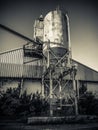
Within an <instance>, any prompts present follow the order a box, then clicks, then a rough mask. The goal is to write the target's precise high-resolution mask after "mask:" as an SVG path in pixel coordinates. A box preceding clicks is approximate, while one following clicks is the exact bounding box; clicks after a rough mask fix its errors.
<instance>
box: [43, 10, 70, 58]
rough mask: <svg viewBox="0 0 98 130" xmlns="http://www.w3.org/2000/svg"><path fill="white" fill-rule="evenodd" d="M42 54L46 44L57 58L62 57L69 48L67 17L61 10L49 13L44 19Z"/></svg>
mask: <svg viewBox="0 0 98 130" xmlns="http://www.w3.org/2000/svg"><path fill="white" fill-rule="evenodd" d="M44 43H45V44H44V52H45V51H46V50H47V44H49V43H50V48H51V49H52V50H53V52H54V54H55V55H56V56H57V57H62V56H63V55H64V54H65V53H66V52H67V51H68V50H69V48H70V46H69V37H68V17H67V15H65V14H64V13H63V12H62V11H61V10H59V9H56V10H54V11H51V12H49V13H48V14H47V15H46V16H45V18H44Z"/></svg>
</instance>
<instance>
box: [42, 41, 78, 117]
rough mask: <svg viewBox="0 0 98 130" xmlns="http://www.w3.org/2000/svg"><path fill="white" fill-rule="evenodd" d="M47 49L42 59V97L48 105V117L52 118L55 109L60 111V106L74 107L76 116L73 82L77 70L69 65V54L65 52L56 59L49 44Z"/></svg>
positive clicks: (74, 85) (74, 83) (74, 82)
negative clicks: (45, 56)
mask: <svg viewBox="0 0 98 130" xmlns="http://www.w3.org/2000/svg"><path fill="white" fill-rule="evenodd" d="M47 47H48V49H47V50H46V52H45V54H46V55H47V58H43V75H42V97H45V98H46V99H47V100H48V101H49V103H50V116H53V111H54V110H55V109H62V106H75V114H76V115H77V114H78V106H77V93H76V81H75V76H76V70H77V68H76V66H74V65H72V63H71V58H70V53H71V52H70V51H68V50H66V52H65V54H64V55H63V56H62V57H57V56H56V55H55V54H54V52H53V51H52V49H51V48H50V43H48V44H47ZM51 57H52V58H51ZM66 87H67V88H68V90H67V91H66ZM66 94H67V95H66ZM64 99H65V100H64ZM58 101H59V102H58ZM57 102H58V104H57Z"/></svg>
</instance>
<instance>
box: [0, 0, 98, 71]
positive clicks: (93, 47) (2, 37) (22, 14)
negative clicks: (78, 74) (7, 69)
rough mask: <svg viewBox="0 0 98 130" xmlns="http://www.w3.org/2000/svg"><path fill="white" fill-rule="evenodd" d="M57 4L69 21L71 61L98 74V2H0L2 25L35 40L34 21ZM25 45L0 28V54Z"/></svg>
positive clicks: (67, 0)
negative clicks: (66, 13)
mask: <svg viewBox="0 0 98 130" xmlns="http://www.w3.org/2000/svg"><path fill="white" fill-rule="evenodd" d="M58 5H59V7H60V8H61V9H62V10H63V12H66V11H67V12H68V16H69V18H70V37H71V47H72V58H73V59H74V60H76V61H78V62H80V63H82V64H84V65H86V66H89V67H90V68H93V69H94V70H96V71H98V58H97V56H98V3H97V0H0V24H3V25H6V26H8V27H9V28H12V29H13V30H15V31H17V32H19V33H21V34H23V35H25V36H27V37H29V38H31V39H32V38H33V24H34V20H35V19H37V18H38V17H39V16H40V14H43V16H45V15H46V14H47V13H48V12H49V11H51V10H55V9H56V7H57V6H58ZM25 43H26V41H24V40H23V39H21V38H19V37H17V36H15V35H12V34H10V33H8V32H6V31H4V30H2V29H1V28H0V52H4V51H8V50H11V49H16V48H20V47H22V46H23V44H25Z"/></svg>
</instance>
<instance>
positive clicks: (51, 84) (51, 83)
mask: <svg viewBox="0 0 98 130" xmlns="http://www.w3.org/2000/svg"><path fill="white" fill-rule="evenodd" d="M49 75H50V94H49V95H50V116H53V107H52V99H53V93H52V90H53V81H52V72H51V69H50V74H49Z"/></svg>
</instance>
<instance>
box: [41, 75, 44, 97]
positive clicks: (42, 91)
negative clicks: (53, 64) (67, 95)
mask: <svg viewBox="0 0 98 130" xmlns="http://www.w3.org/2000/svg"><path fill="white" fill-rule="evenodd" d="M41 93H42V98H44V76H42V87H41Z"/></svg>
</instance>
